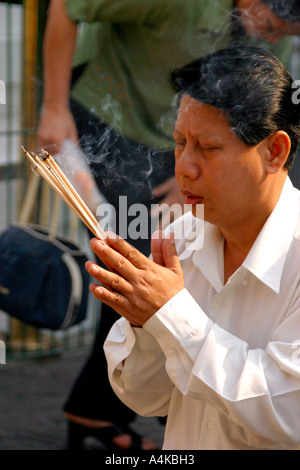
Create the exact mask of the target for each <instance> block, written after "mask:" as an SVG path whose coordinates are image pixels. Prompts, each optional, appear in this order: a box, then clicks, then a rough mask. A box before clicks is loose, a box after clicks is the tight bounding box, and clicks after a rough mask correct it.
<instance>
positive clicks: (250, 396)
mask: <svg viewBox="0 0 300 470" xmlns="http://www.w3.org/2000/svg"><path fill="white" fill-rule="evenodd" d="M299 210H300V192H299V191H298V190H296V189H295V188H294V187H293V186H292V184H291V182H290V180H289V179H288V178H287V180H286V183H285V185H284V188H283V191H282V194H281V197H280V199H279V201H278V203H277V205H276V207H275V209H274V210H273V212H272V213H271V215H270V216H269V218H268V220H267V221H266V223H265V225H264V226H263V228H262V230H261V232H260V234H259V235H258V237H257V239H256V241H255V243H254V244H253V246H252V248H251V250H250V252H249V253H248V256H247V257H246V259H245V261H244V262H243V264H242V266H241V267H240V268H239V269H238V270H237V271H236V272H235V273H234V274H233V275H232V276H231V277H230V278H229V280H228V282H227V283H226V284H225V285H224V282H223V276H224V274H223V242H224V240H223V237H222V236H221V234H220V232H219V230H218V228H217V227H215V226H213V225H211V224H209V223H204V224H203V222H202V225H204V244H203V247H202V248H201V249H197V250H195V251H192V250H186V249H185V248H186V243H185V240H178V243H177V249H178V254H179V255H180V259H181V263H182V268H183V272H184V277H185V288H184V289H183V290H182V291H181V292H179V293H178V294H177V295H175V296H174V297H173V298H172V299H171V300H170V301H169V302H167V303H166V304H165V305H164V306H163V307H162V308H161V309H160V310H159V311H158V312H156V314H155V315H153V316H152V317H151V318H150V319H149V320H148V321H147V322H146V323H145V324H144V326H143V328H132V327H131V326H130V324H129V323H128V322H127V321H126V320H125V319H124V318H121V319H120V320H118V322H116V323H115V324H114V326H113V327H112V329H111V331H110V333H109V335H108V338H107V340H106V343H105V352H106V356H107V361H108V367H109V377H110V381H111V384H112V387H113V389H114V390H115V393H116V394H117V395H118V396H119V397H120V399H121V400H122V401H124V403H126V404H127V405H128V406H129V407H130V408H132V409H133V410H134V411H135V412H136V413H138V414H140V415H143V416H157V415H168V419H167V424H166V430H165V439H164V445H163V449H168V450H197V449H199V450H200V449H215V450H216V449H217V450H218V449H220V450H221V449H228V450H229V449H293V448H298V449H300V282H299V280H300V216H299ZM183 217H190V218H191V217H192V215H191V214H186V215H184V216H183ZM194 222H195V223H197V219H195V220H194ZM180 223H182V219H178V220H177V221H176V222H175V224H180ZM125 358H126V361H125V365H124V366H123V365H122V361H123V360H124V359H125Z"/></svg>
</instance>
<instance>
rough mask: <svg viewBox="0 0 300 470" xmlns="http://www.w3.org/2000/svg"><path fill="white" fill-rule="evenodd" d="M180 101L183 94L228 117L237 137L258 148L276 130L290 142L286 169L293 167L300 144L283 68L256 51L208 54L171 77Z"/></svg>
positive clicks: (299, 121) (298, 110)
mask: <svg viewBox="0 0 300 470" xmlns="http://www.w3.org/2000/svg"><path fill="white" fill-rule="evenodd" d="M171 82H172V84H173V88H174V89H175V91H177V92H179V93H180V94H179V96H182V94H184V93H187V94H188V95H190V96H191V97H192V98H194V99H196V100H197V101H200V102H202V103H204V104H208V105H211V106H214V107H215V108H218V109H221V110H222V111H224V112H225V113H226V116H227V119H228V121H229V124H230V125H231V127H232V129H233V131H234V132H235V134H236V135H237V136H238V137H239V138H240V139H241V140H242V141H243V142H244V143H246V144H247V145H249V146H253V145H257V144H258V143H259V142H261V141H262V140H263V139H265V138H266V137H268V136H269V135H271V134H272V133H273V132H275V131H277V130H283V131H285V132H286V133H287V134H288V135H289V137H290V139H291V151H290V155H289V157H288V159H287V162H286V164H285V167H286V168H287V169H290V168H291V167H292V165H293V161H294V158H295V154H296V151H297V148H298V147H299V144H300V104H298V105H297V103H296V100H295V99H293V95H294V94H295V89H294V88H293V83H294V82H293V79H292V77H291V75H290V74H289V72H288V71H287V70H286V68H285V67H284V66H283V64H282V63H281V62H280V61H279V60H278V59H277V58H276V57H274V56H273V55H272V54H271V53H269V52H268V51H266V50H265V49H263V48H259V47H231V48H227V49H222V50H219V51H216V52H214V53H212V54H208V55H207V56H205V57H202V58H200V59H197V60H195V61H194V62H192V63H190V64H188V65H186V66H185V67H183V68H180V69H176V70H174V71H173V72H172V74H171Z"/></svg>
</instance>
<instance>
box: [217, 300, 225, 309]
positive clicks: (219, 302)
mask: <svg viewBox="0 0 300 470" xmlns="http://www.w3.org/2000/svg"><path fill="white" fill-rule="evenodd" d="M223 305H224V300H221V299H220V300H218V307H223Z"/></svg>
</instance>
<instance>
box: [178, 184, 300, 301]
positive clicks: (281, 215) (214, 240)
mask: <svg viewBox="0 0 300 470" xmlns="http://www.w3.org/2000/svg"><path fill="white" fill-rule="evenodd" d="M298 217H299V191H298V190H296V189H295V188H294V187H293V185H292V183H291V181H290V179H289V178H288V177H287V179H286V182H285V184H284V187H283V190H282V193H281V196H280V198H279V200H278V202H277V204H276V206H275V208H274V210H273V211H272V213H271V214H270V216H269V217H268V219H267V221H266V223H265V224H264V226H263V228H262V229H261V231H260V233H259V235H258V237H257V239H256V240H255V242H254V244H253V246H252V248H251V250H250V251H249V253H248V255H247V257H246V259H245V260H244V262H243V264H242V267H244V268H246V269H247V270H248V271H250V272H251V273H252V274H253V275H254V276H256V277H257V278H258V279H259V280H260V281H262V282H263V283H264V284H266V285H267V286H269V287H270V288H271V289H272V290H274V291H275V292H276V293H279V291H280V281H281V276H282V271H283V267H284V263H285V259H286V256H287V253H288V250H289V247H290V244H291V242H292V239H293V235H294V232H295V229H296V226H297V222H298ZM195 223H196V222H195ZM202 223H203V221H202ZM274 242H275V243H274ZM222 246H223V237H222V235H221V233H220V231H219V229H218V227H216V226H214V225H212V224H209V223H207V222H205V223H204V239H203V247H202V248H201V249H196V250H193V249H192V246H190V249H189V250H184V251H182V252H181V253H180V255H179V259H180V260H184V259H187V258H189V257H190V256H192V260H193V263H194V264H195V266H197V267H198V268H199V269H200V271H201V272H202V273H203V275H204V276H205V277H206V278H207V279H208V281H209V282H210V283H211V284H212V286H213V287H214V288H215V289H216V291H217V292H218V291H219V290H220V289H221V288H222V287H223V279H222V276H223V274H222V273H223V257H222V256H220V249H221V248H222ZM180 251H181V250H180Z"/></svg>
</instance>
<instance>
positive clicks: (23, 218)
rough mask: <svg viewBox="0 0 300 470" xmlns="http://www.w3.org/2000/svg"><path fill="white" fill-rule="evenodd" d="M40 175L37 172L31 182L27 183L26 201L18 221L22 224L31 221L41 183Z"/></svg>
mask: <svg viewBox="0 0 300 470" xmlns="http://www.w3.org/2000/svg"><path fill="white" fill-rule="evenodd" d="M40 181H41V180H40V177H38V176H37V175H35V174H32V175H31V178H30V179H29V183H28V184H27V190H26V194H25V198H24V202H23V204H22V206H21V209H20V212H19V215H18V222H19V223H20V224H21V225H25V224H27V223H28V222H29V220H30V216H31V214H32V211H33V207H34V203H35V202H36V200H37V194H38V189H39V185H40Z"/></svg>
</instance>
